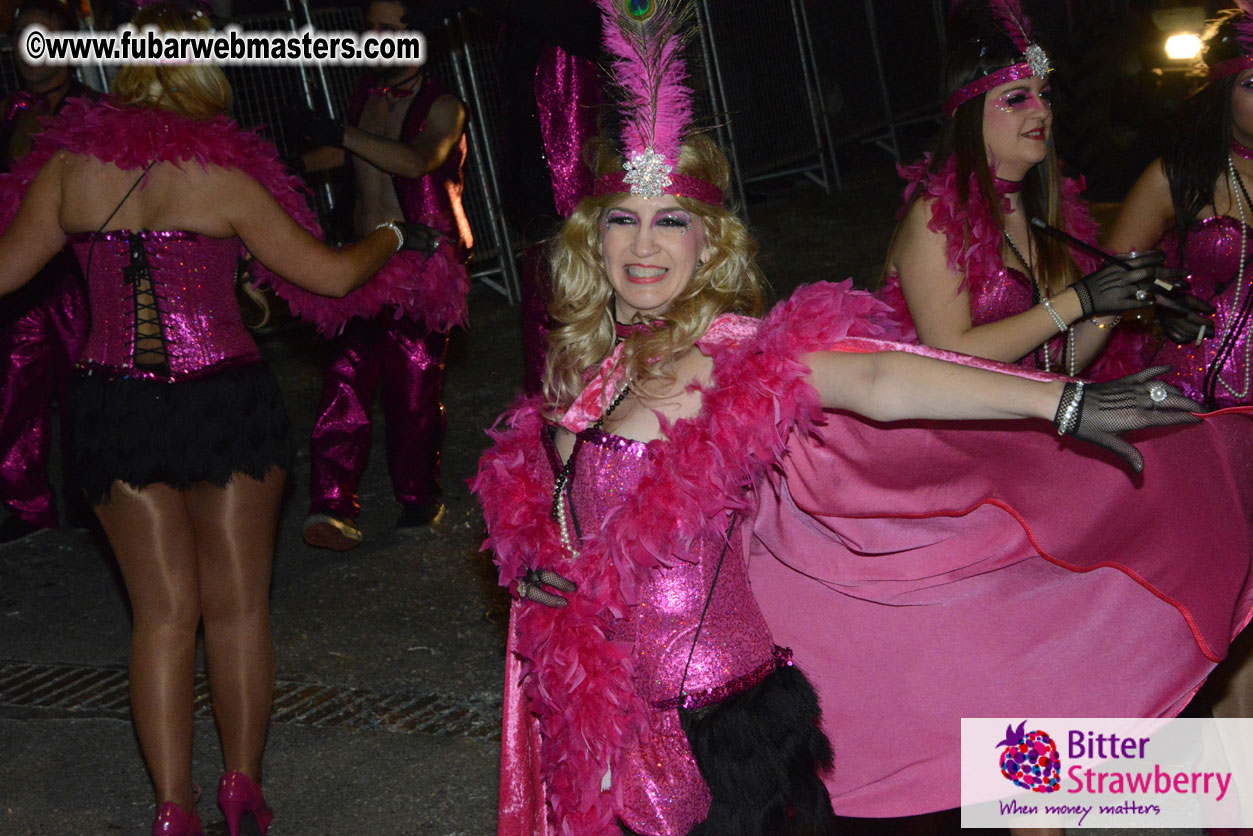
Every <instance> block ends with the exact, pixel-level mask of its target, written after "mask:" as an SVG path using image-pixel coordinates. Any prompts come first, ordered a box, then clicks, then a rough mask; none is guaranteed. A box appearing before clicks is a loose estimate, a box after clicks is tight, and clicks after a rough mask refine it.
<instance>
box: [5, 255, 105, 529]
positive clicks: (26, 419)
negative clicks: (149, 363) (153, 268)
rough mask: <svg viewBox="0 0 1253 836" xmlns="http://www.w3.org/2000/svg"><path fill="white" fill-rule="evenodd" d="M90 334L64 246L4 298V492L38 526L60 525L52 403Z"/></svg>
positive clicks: (20, 513)
mask: <svg viewBox="0 0 1253 836" xmlns="http://www.w3.org/2000/svg"><path fill="white" fill-rule="evenodd" d="M67 259H68V261H69V262H70V263H69V264H68V265H67V264H66V261H67ZM86 338H87V294H86V290H85V288H84V287H83V282H82V280H81V279H80V278H79V277H78V271H77V269H76V268H75V267H74V265H73V258H72V257H69V256H66V255H65V254H64V253H62V255H59V256H57V258H56V259H54V260H53V261H52V262H51V263H50V264H49V265H48V266H47V267H45V268H44V270H43V271H42V272H41V273H40V274H39V275H38V276H36V277H35V278H34V279H33V280H31V282H30V283H29V284H28V285H27V286H26V287H24V288H22V289H21V290H19V291H17V292H16V293H15V294H13V295H11V296H8V297H5V298H4V299H2V300H0V382H2V383H0V496H2V497H3V498H4V504H5V505H6V506H7V507H8V508H9V510H10V511H11V512H12V513H13V515H14V516H17V517H19V518H21V519H22V520H25V521H26V522H28V523H30V524H31V525H36V526H39V527H41V528H56V527H57V510H56V499H55V495H56V492H55V491H54V490H53V487H52V483H51V482H50V481H49V480H48V456H49V454H50V452H51V448H52V439H53V435H54V433H53V432H52V421H51V409H50V405H51V403H52V398H53V395H54V394H57V393H58V390H61V392H60V403H62V404H64V403H65V397H64V389H65V387H66V384H67V383H68V381H69V378H70V374H71V370H72V368H73V365H74V361H75V360H76V359H77V358H78V354H79V352H80V351H81V350H82V346H83V342H84V341H85V340H86ZM64 415H65V413H64V412H62V420H65V418H64Z"/></svg>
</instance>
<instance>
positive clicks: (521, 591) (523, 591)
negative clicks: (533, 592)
mask: <svg viewBox="0 0 1253 836" xmlns="http://www.w3.org/2000/svg"><path fill="white" fill-rule="evenodd" d="M530 589H531V585H530V584H529V583H527V582H526V581H518V597H519V598H526V599H527V600H528V601H529V600H530V597H529V596H528V595H527V592H529V591H530Z"/></svg>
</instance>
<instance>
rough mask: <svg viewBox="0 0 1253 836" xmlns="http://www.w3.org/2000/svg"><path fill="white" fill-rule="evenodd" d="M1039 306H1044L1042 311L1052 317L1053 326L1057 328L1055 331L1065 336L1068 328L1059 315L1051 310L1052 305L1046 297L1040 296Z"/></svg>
mask: <svg viewBox="0 0 1253 836" xmlns="http://www.w3.org/2000/svg"><path fill="white" fill-rule="evenodd" d="M1040 304H1041V305H1043V306H1044V310H1046V311H1048V312H1049V316H1051V317H1053V324H1054V325H1056V326H1057V330H1058V331H1060V332H1061V333H1063V334H1065V333H1066V328H1067V327H1068V326H1067V325H1066V320H1064V319H1062V316H1061V314H1059V313H1058V312H1057V311H1056V310H1055V309H1054V308H1053V303H1052V302H1050V301H1049V299H1048V297H1047V296H1042V298H1041V299H1040Z"/></svg>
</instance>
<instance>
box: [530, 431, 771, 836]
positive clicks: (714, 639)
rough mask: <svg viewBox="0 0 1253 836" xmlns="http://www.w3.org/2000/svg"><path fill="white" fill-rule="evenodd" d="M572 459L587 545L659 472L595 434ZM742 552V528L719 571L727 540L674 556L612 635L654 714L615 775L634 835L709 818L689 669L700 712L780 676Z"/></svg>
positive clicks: (656, 834)
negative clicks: (691, 717)
mask: <svg viewBox="0 0 1253 836" xmlns="http://www.w3.org/2000/svg"><path fill="white" fill-rule="evenodd" d="M551 451H552V448H551V446H550V452H551ZM552 454H553V455H554V456H555V452H553V453H552ZM571 455H572V456H573V457H574V468H573V477H572V479H571V483H570V484H571V487H570V490H571V499H572V504H573V509H574V517H575V519H576V520H577V525H578V530H579V532H580V533H581V536H582V538H583V542H584V544H587V543H588V542H589V541H590V540H591V539H592V538H595V537H597V536H598V532H599V529H600V526H601V524H602V522H603V521H604V520H605V519H606V516H607V515H608V513H609V512H610V510H611V509H612V508H613V507H614V506H616V505H617V504H618V503H620V502H622V501H623V499H624V498H625V497H626V496H628V495H629V494H630V493H631V492H632V491H633V490H634V488H635V486H636V485H637V484H638V483H639V481H640V479H641V478H642V477H643V476H644V475H645V473H647V471H648V470H649V468H650V467H651V466H652V464H651V461H650V458H649V454H648V446H647V445H646V444H644V443H643V442H639V441H632V440H630V439H625V438H621V437H619V436H615V435H609V434H607V433H604V432H602V431H600V430H598V429H588V430H584V431H583V432H581V433H579V435H578V437H577V440H576V442H575V448H574V452H573V453H572V454H571ZM727 522H728V523H729V519H728V521H727ZM609 524H610V525H612V524H613V522H612V520H610V521H609ZM724 531H725V528H724ZM741 543H742V538H741V537H740V536H739V531H738V527H737V529H736V531H735V532H734V534H733V536H732V537H731V542H730V546H729V547H728V548H727V549H726V554H725V556H722V561H721V563H722V565H721V569H719V566H718V564H719V557H720V556H721V555H722V554H723V545H724V544H723V541H722V538H720V537H718V538H711V539H705V540H701V541H699V542H698V543H697V544H695V546H694V548H693V549H692V550H690V551H687V552H686V553H684V554H683V555H682V556H681V557H680V556H675V557H674V558H672V560H673V565H672V566H671V567H670V568H667V569H662V570H659V571H656V572H653V573H652V576H651V578H650V579H649V580H648V581H647V582H646V583H645V585H644V586H643V588H642V589H641V590H640V601H639V603H638V604H637V605H635V606H633V607H631V608H630V610H629V611H628V613H627V615H626V617H625V618H622V619H620V620H618V621H617V622H616V623H615V624H614V625H613V626H612V628H611V630H610V633H609V638H610V639H611V640H614V641H622V642H629V643H631V644H632V645H633V646H634V654H633V661H634V663H635V685H636V688H637V689H638V691H639V693H640V696H641V697H642V698H643V699H644V700H645V702H647V703H648V704H649V705H650V706H651V707H652V708H653V709H654V710H653V712H651V716H650V717H649V726H650V731H651V734H649V735H648V736H647V738H646V739H642V740H640V741H639V742H638V744H637V745H636V746H635V747H633V748H631V749H630V750H628V751H626V752H624V753H623V755H622V758H621V762H620V763H618V764H617V765H616V767H615V770H614V774H613V781H614V784H615V785H616V786H617V787H618V788H619V789H620V790H621V792H622V795H621V797H622V798H623V809H622V811H621V817H622V819H623V821H624V822H626V824H627V825H628V826H630V827H631V829H632V830H634V831H635V832H637V833H641V834H648V836H683V834H686V833H687V832H688V831H689V830H690V829H691V827H692V826H693V825H694V824H696V823H697V822H700V821H702V820H703V819H704V818H705V815H706V813H707V812H708V809H709V791H708V789H707V788H706V786H705V784H704V781H703V780H702V779H701V777H700V772H699V770H698V769H697V767H696V762H695V761H694V760H693V759H692V756H691V751H690V749H689V746H688V742H687V737H686V736H685V735H684V733H683V730H682V728H681V727H680V725H679V718H678V712H677V711H676V708H677V707H678V694H679V686H680V683H681V682H683V681H684V680H683V672H684V668H685V667H687V669H688V670H687V679H686V688H685V691H686V693H687V694H688V701H687V705H688V707H690V708H693V709H698V708H703V707H706V706H709V705H712V704H714V703H716V702H719V701H721V700H723V699H726V698H727V697H730V696H734V695H735V694H737V693H739V692H741V691H744V690H746V689H748V688H751V687H752V686H753V685H756V684H757V683H758V682H760V681H761V680H763V679H764V678H765V677H766V676H767V675H769V674H770V673H771V672H773V671H774V670H775V668H776V666H777V660H776V654H775V649H774V643H773V641H772V640H771V637H770V630H769V628H768V627H767V626H766V623H765V620H764V619H763V618H762V615H761V611H760V610H759V609H758V608H757V602H756V600H755V599H754V598H753V595H752V591H751V590H750V588H749V585H748V576H747V572H746V569H745V565H744V558H743V554H742V549H741ZM715 574H717V584H716V585H714V583H713V581H714V576H715ZM711 586H712V587H713V589H714V592H713V596H712V598H710V597H709V590H710V588H711ZM707 598H708V599H709V607H708V612H706V613H705V616H704V621H703V623H702V621H701V613H702V611H703V610H704V609H705V604H706V599H707ZM698 625H700V635H699V639H698V640H697V642H696V646H695V649H694V650H693V639H694V638H696V630H697V626H698ZM689 655H690V657H691V663H690V665H689V663H688V658H689Z"/></svg>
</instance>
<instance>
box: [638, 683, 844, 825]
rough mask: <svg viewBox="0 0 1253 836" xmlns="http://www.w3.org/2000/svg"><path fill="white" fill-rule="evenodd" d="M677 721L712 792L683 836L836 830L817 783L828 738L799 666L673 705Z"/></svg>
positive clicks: (825, 766)
mask: <svg viewBox="0 0 1253 836" xmlns="http://www.w3.org/2000/svg"><path fill="white" fill-rule="evenodd" d="M679 719H680V721H681V722H682V725H683V731H684V733H686V734H687V739H688V743H689V745H690V746H691V747H692V754H693V756H694V757H695V759H696V765H697V766H698V767H700V774H701V777H702V778H704V779H705V784H706V785H707V786H708V787H709V792H710V795H711V796H712V800H711V802H710V805H709V815H708V816H707V817H706V819H705V820H704V821H703V822H701V823H700V824H698V825H696V826H695V827H693V828H692V830H691V832H690V833H689V834H688V836H830V834H833V833H835V832H836V825H835V814H834V813H833V812H832V811H831V797H830V796H829V795H828V794H827V788H826V785H825V784H823V782H822V773H824V772H826V771H827V770H829V769H831V767H832V761H833V758H832V754H831V743H830V742H829V741H828V740H827V737H826V735H825V734H823V732H822V727H821V725H820V721H821V710H820V709H819V707H818V695H817V694H816V693H814V689H813V686H812V685H810V684H809V680H808V679H806V678H805V675H804V674H803V673H801V671H800V669H799V668H797V667H795V666H785V667H781V668H779V669H778V670H777V671H775V672H774V673H772V674H771V675H770V676H769V677H767V678H766V679H765V680H764V681H762V682H761V683H759V684H758V685H756V686H755V687H753V688H750V689H749V690H747V691H745V692H743V693H741V694H737V695H736V696H734V697H730V698H729V699H726V700H723V701H722V702H720V703H718V704H717V705H715V706H711V707H710V708H706V709H701V710H699V711H686V710H683V709H680V710H679ZM623 832H624V833H625V834H629V835H630V836H638V834H632V831H630V830H629V829H627V828H626V827H623Z"/></svg>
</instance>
